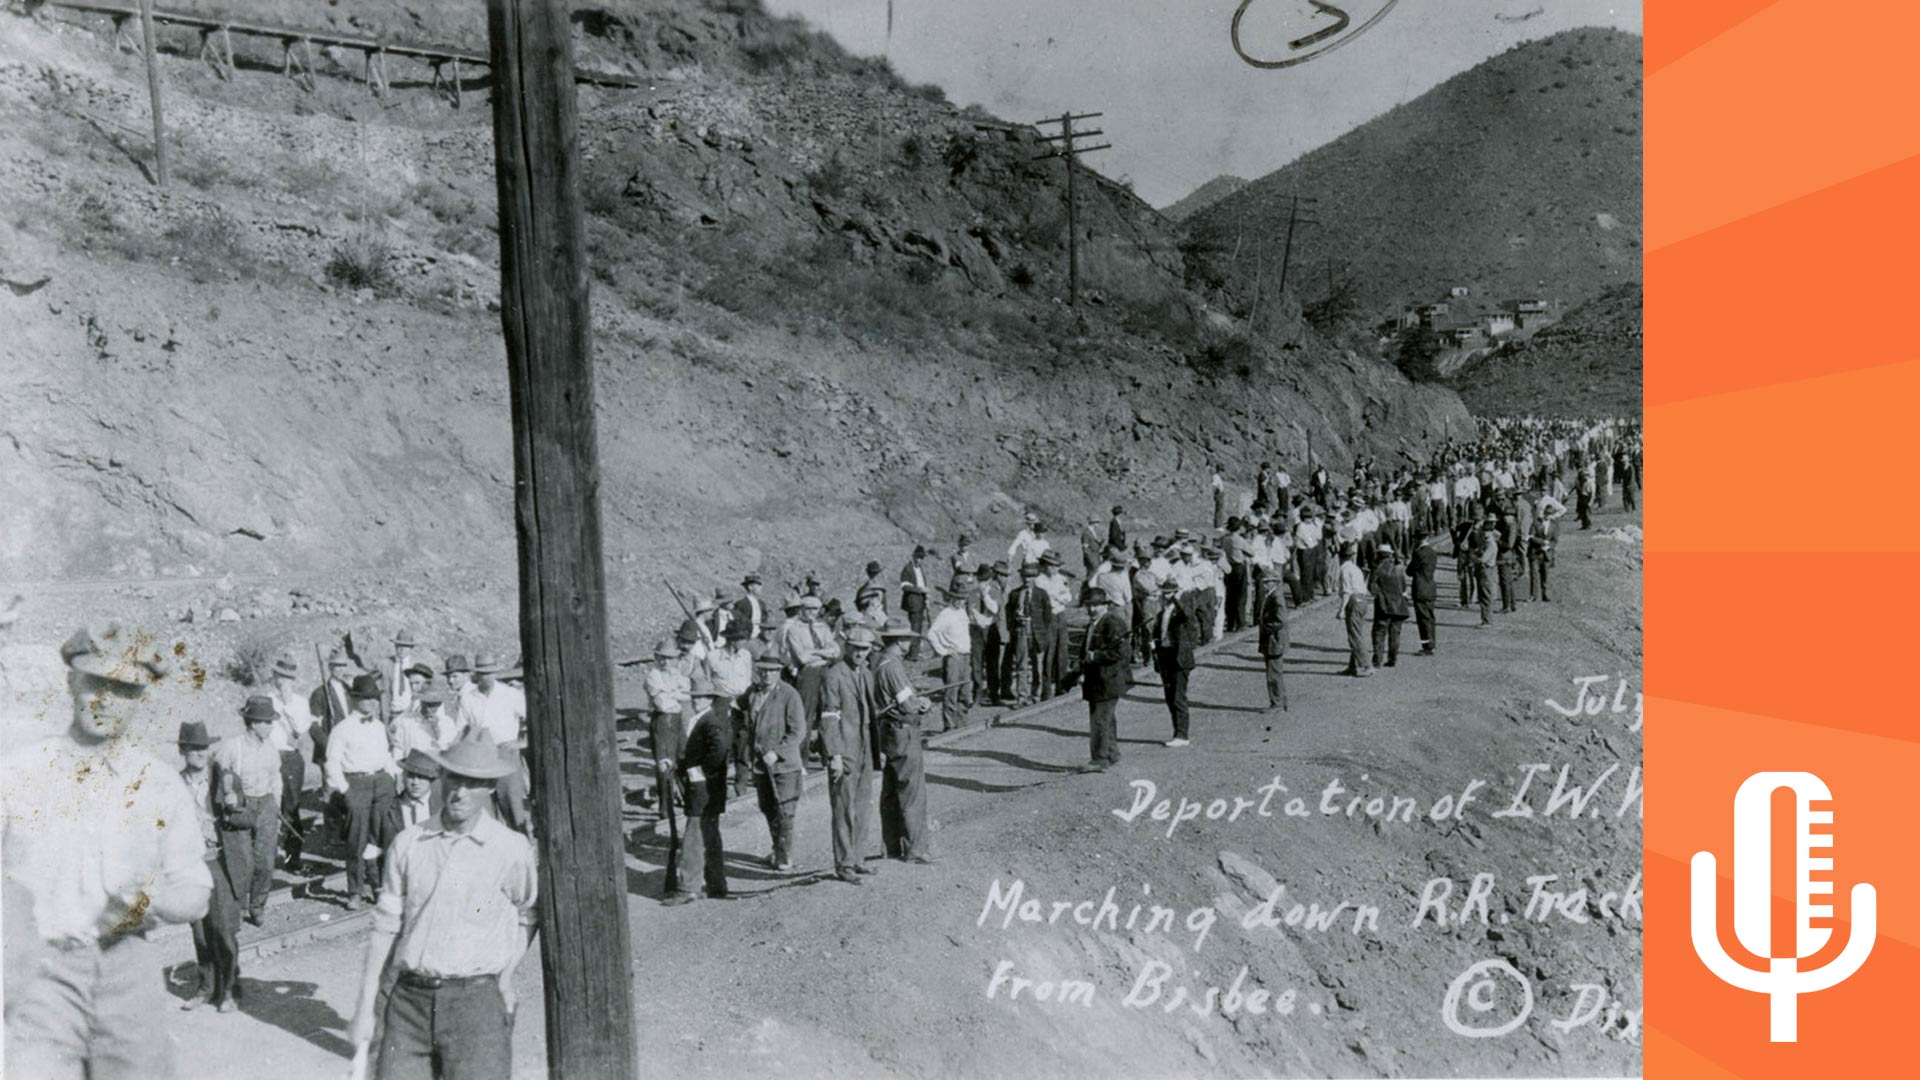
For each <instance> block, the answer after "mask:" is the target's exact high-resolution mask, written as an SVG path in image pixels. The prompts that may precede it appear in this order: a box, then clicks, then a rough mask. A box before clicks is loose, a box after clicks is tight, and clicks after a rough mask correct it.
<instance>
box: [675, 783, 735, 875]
mask: <svg viewBox="0 0 1920 1080" xmlns="http://www.w3.org/2000/svg"><path fill="white" fill-rule="evenodd" d="M681 786H682V788H683V789H684V790H685V792H686V798H687V821H686V825H685V827H684V828H683V829H682V830H681V836H680V850H679V851H678V852H677V853H676V854H677V857H676V858H675V859H674V860H673V884H674V885H675V886H677V889H675V890H674V891H677V892H691V891H692V890H693V881H694V878H695V876H696V875H698V876H699V877H701V878H703V879H704V881H705V884H706V887H707V895H708V896H712V897H721V896H725V895H727V854H726V849H725V847H723V846H722V841H721V839H720V812H721V811H722V810H724V809H726V805H727V800H726V792H725V791H723V790H721V788H720V785H719V784H717V783H714V782H713V781H710V780H688V781H686V782H685V783H684V784H682V785H681Z"/></svg>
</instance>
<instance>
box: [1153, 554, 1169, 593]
mask: <svg viewBox="0 0 1920 1080" xmlns="http://www.w3.org/2000/svg"><path fill="white" fill-rule="evenodd" d="M1147 573H1148V574H1150V575H1152V577H1153V583H1154V585H1155V586H1158V585H1159V584H1160V583H1161V582H1163V581H1165V580H1167V578H1169V577H1171V576H1173V560H1172V559H1169V558H1167V557H1166V556H1164V555H1155V556H1154V557H1153V558H1152V559H1151V560H1149V561H1148V562H1147Z"/></svg>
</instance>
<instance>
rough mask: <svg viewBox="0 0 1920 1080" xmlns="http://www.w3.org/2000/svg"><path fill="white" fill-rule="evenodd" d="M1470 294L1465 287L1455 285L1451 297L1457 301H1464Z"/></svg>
mask: <svg viewBox="0 0 1920 1080" xmlns="http://www.w3.org/2000/svg"><path fill="white" fill-rule="evenodd" d="M1468 292H1469V290H1468V288H1467V287H1466V286H1465V285H1455V286H1454V287H1453V290H1452V293H1451V295H1452V296H1453V298H1454V299H1455V300H1463V299H1465V298H1466V296H1467V294H1468Z"/></svg>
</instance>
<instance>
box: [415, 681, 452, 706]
mask: <svg viewBox="0 0 1920 1080" xmlns="http://www.w3.org/2000/svg"><path fill="white" fill-rule="evenodd" d="M413 700H415V701H417V702H419V703H420V704H422V705H445V704H446V703H447V688H446V687H444V686H440V685H438V684H435V683H428V684H427V685H426V686H423V687H421V688H420V692H419V693H417V694H415V695H413Z"/></svg>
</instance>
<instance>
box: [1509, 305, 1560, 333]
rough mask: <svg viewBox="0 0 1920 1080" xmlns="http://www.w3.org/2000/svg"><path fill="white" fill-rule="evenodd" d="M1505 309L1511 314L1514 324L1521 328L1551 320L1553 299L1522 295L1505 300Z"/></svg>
mask: <svg viewBox="0 0 1920 1080" xmlns="http://www.w3.org/2000/svg"><path fill="white" fill-rule="evenodd" d="M1506 310H1507V313H1508V314H1510V315H1512V316H1513V323H1514V326H1515V327H1517V328H1518V329H1521V330H1525V329H1528V328H1529V327H1534V326H1540V325H1542V324H1545V323H1550V322H1552V321H1553V301H1551V300H1542V299H1539V298H1538V297H1522V298H1520V299H1518V300H1509V301H1507V304H1506Z"/></svg>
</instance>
